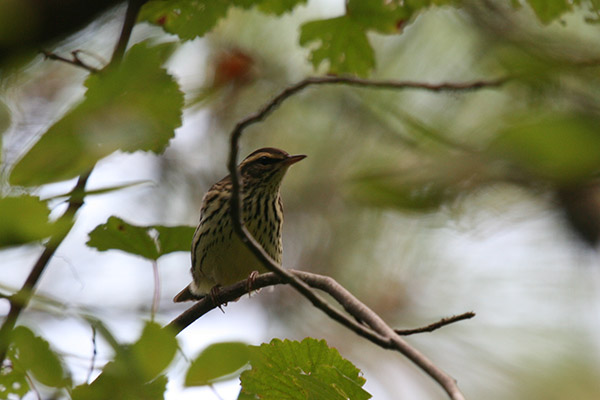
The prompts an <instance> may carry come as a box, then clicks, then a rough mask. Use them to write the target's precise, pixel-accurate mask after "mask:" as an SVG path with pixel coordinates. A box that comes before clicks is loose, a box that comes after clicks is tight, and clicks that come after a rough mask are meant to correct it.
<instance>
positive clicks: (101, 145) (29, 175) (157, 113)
mask: <svg viewBox="0 0 600 400" xmlns="http://www.w3.org/2000/svg"><path fill="white" fill-rule="evenodd" d="M172 51H173V45H172V44H160V45H155V46H150V45H149V44H148V43H139V44H137V45H135V46H133V47H132V48H131V49H129V51H128V52H127V54H126V56H125V58H124V60H123V62H122V63H121V64H119V65H116V66H109V67H108V69H106V70H104V71H101V72H100V73H98V74H92V75H91V76H90V77H89V78H88V79H87V81H86V87H87V88H88V91H87V93H86V98H85V100H84V101H83V102H82V103H80V104H79V105H78V106H77V107H75V108H74V109H73V110H72V111H70V112H69V113H67V115H65V116H64V117H63V118H62V119H61V120H59V121H58V122H57V123H56V124H54V125H53V126H52V127H50V129H49V130H48V131H47V132H46V133H45V134H44V135H43V136H42V138H41V139H40V141H39V142H37V143H36V144H35V146H34V147H33V148H32V149H31V150H29V152H28V153H27V154H26V155H25V156H24V157H23V158H22V159H21V160H20V161H19V163H18V164H17V165H16V166H15V168H14V169H13V171H12V173H11V183H12V184H14V185H40V184H43V183H50V182H55V181H60V180H65V179H69V178H73V177H75V176H77V175H79V174H82V173H84V172H85V171H87V170H89V169H90V168H92V167H93V166H94V164H95V163H96V162H97V161H98V160H100V159H101V158H103V157H105V156H107V155H109V154H111V153H113V152H115V151H117V150H121V151H124V152H135V151H138V150H143V151H152V152H155V153H160V152H162V151H164V149H165V147H166V146H167V145H168V143H169V139H171V138H172V137H173V130H174V129H175V128H177V127H178V126H179V125H181V107H182V105H183V95H182V93H181V92H180V91H179V88H178V86H177V84H176V82H175V81H174V80H173V78H172V77H171V76H170V75H169V74H167V72H166V71H165V70H164V69H163V68H161V65H162V64H163V63H164V62H165V60H166V59H167V57H168V56H169V54H170V53H171V52H172ZM148 82H152V83H153V84H152V85H148ZM124 131H125V132H127V134H126V135H124V134H123V132H124Z"/></svg>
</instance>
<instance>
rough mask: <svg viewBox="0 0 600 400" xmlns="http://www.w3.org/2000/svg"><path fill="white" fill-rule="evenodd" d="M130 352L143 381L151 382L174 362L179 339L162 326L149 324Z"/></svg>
mask: <svg viewBox="0 0 600 400" xmlns="http://www.w3.org/2000/svg"><path fill="white" fill-rule="evenodd" d="M130 351H131V357H132V358H133V360H134V362H135V363H136V368H137V369H138V371H139V374H140V376H141V380H143V381H150V380H152V379H154V378H155V377H157V376H158V374H160V373H161V372H162V371H163V370H164V369H165V368H167V367H168V366H169V364H171V361H173V357H175V352H176V351H177V339H175V335H174V334H173V333H171V332H169V331H167V330H166V329H163V328H162V327H161V326H160V325H158V324H156V323H153V322H148V323H147V324H146V326H145V327H144V330H143V331H142V335H141V336H140V338H139V340H138V341H137V342H135V343H134V344H133V345H132V346H131V349H130Z"/></svg>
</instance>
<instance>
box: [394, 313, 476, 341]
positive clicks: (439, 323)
mask: <svg viewBox="0 0 600 400" xmlns="http://www.w3.org/2000/svg"><path fill="white" fill-rule="evenodd" d="M475 315H476V314H475V313H474V312H473V311H468V312H466V313H462V314H459V315H453V316H451V317H446V318H442V319H440V320H439V321H437V322H434V323H432V324H429V325H427V326H423V327H421V328H414V329H394V332H396V333H397V334H398V335H402V336H408V335H414V334H415V333H425V332H433V331H435V330H438V329H440V328H442V327H444V326H446V325H450V324H453V323H455V322H458V321H463V320H466V319H471V318H473V317H474V316H475Z"/></svg>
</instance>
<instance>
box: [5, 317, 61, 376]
mask: <svg viewBox="0 0 600 400" xmlns="http://www.w3.org/2000/svg"><path fill="white" fill-rule="evenodd" d="M12 337H13V339H12V343H13V345H14V347H15V360H14V362H15V366H18V368H20V369H22V370H23V371H29V372H30V373H31V375H32V376H33V377H34V378H35V379H36V380H37V381H39V382H40V383H42V384H44V385H46V386H51V387H65V386H68V385H69V384H70V379H69V378H67V377H66V376H65V371H64V369H63V366H62V363H61V361H60V359H59V358H58V356H57V355H56V353H54V351H52V350H51V349H50V345H49V344H48V342H47V341H46V340H44V339H43V338H41V337H39V336H35V335H34V334H33V332H32V331H31V330H30V329H28V328H26V327H24V326H18V327H16V328H15V330H14V331H13V334H12Z"/></svg>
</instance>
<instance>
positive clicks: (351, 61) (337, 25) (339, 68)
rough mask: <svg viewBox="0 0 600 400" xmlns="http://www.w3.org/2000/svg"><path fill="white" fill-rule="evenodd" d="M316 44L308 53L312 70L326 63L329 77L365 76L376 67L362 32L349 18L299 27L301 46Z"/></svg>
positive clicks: (315, 22)
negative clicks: (339, 75) (344, 75)
mask: <svg viewBox="0 0 600 400" xmlns="http://www.w3.org/2000/svg"><path fill="white" fill-rule="evenodd" d="M314 42H317V43H318V44H317V45H316V48H314V49H313V50H312V51H311V54H310V60H311V62H312V64H313V66H314V68H318V67H319V65H321V63H322V62H324V61H327V62H328V63H329V69H328V72H329V73H331V74H353V75H358V76H366V75H367V74H368V73H369V71H371V70H372V69H373V67H374V66H375V56H374V52H373V48H372V47H371V45H370V43H369V40H368V38H367V34H366V31H365V29H364V28H363V27H362V26H360V25H359V24H357V23H355V22H354V21H352V19H351V18H350V17H348V16H342V17H337V18H331V19H324V20H318V21H311V22H307V23H305V24H304V25H302V27H301V33H300V44H301V45H302V46H305V47H306V46H308V45H309V44H311V43H314Z"/></svg>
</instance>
